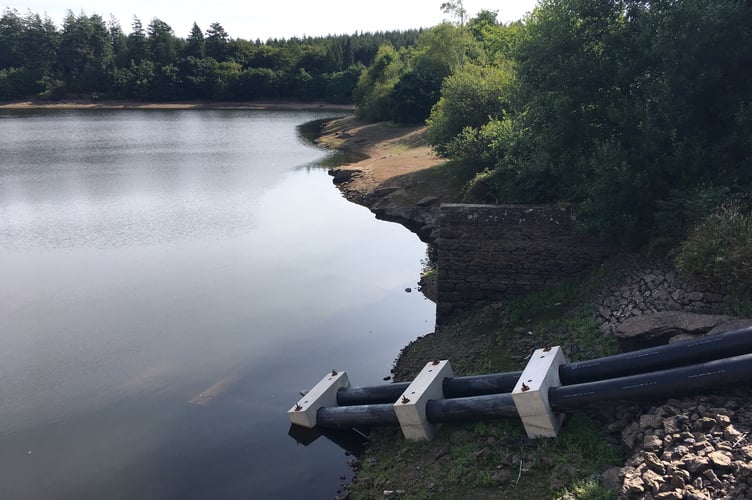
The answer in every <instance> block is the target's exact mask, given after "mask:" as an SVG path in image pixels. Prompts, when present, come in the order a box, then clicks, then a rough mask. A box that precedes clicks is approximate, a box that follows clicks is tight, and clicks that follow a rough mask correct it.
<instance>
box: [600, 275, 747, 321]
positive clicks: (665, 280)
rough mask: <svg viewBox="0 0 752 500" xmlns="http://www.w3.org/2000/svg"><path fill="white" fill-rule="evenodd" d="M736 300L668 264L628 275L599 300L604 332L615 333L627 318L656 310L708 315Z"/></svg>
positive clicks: (608, 288)
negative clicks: (684, 275) (711, 311)
mask: <svg viewBox="0 0 752 500" xmlns="http://www.w3.org/2000/svg"><path fill="white" fill-rule="evenodd" d="M733 301H734V297H732V296H726V295H724V294H723V293H720V292H718V291H713V290H707V289H706V288H705V287H704V286H703V285H702V284H701V283H697V282H694V281H692V280H690V279H688V278H686V277H683V276H682V275H680V274H679V273H678V272H677V271H676V270H674V269H672V268H671V267H670V266H669V265H668V264H652V265H650V266H649V267H645V268H641V269H639V270H635V271H631V272H629V273H627V274H626V275H625V277H624V279H623V280H622V281H621V283H620V284H618V285H615V286H611V287H607V288H606V289H604V290H603V292H602V293H601V294H600V297H599V300H598V316H599V317H598V319H599V322H600V324H601V329H602V330H604V331H605V332H608V333H613V332H614V330H615V329H616V327H617V325H618V324H619V323H621V322H623V321H624V320H625V319H627V318H630V317H633V316H639V315H642V314H646V313H651V312H657V311H666V310H671V311H689V312H707V311H710V310H714V309H716V308H717V307H718V305H720V304H721V303H723V302H733Z"/></svg>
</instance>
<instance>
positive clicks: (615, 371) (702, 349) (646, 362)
mask: <svg viewBox="0 0 752 500" xmlns="http://www.w3.org/2000/svg"><path fill="white" fill-rule="evenodd" d="M748 352H752V327H750V328H745V329H742V330H736V331H733V332H728V333H723V334H720V335H712V336H703V337H700V338H697V339H692V340H685V341H681V342H675V343H673V344H668V345H662V346H658V347H651V348H648V349H640V350H639V351H632V352H625V353H622V354H616V355H614V356H607V357H605V358H599V359H592V360H590V361H578V362H576V363H569V364H565V365H561V366H560V367H559V379H560V380H561V384H562V385H573V384H581V383H584V382H593V381H596V380H606V379H611V378H617V377H624V376H627V375H635V374H638V373H648V372H653V371H656V370H665V369H667V368H674V367H679V366H688V365H693V364H697V363H702V362H705V361H711V360H714V359H723V358H727V357H729V356H736V355H738V354H746V353H748Z"/></svg>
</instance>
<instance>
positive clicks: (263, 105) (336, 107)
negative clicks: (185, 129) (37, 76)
mask: <svg viewBox="0 0 752 500" xmlns="http://www.w3.org/2000/svg"><path fill="white" fill-rule="evenodd" d="M0 109H13V110H17V109H18V110H24V109H156V110H172V109H176V110H182V109H220V110H224V109H240V110H282V111H308V110H323V111H326V110H332V111H353V110H354V109H355V106H354V105H352V104H331V103H325V102H294V101H238V102H234V101H179V102H147V101H126V100H103V101H91V100H87V99H65V100H62V101H35V100H27V101H13V102H0Z"/></svg>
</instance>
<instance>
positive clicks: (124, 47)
mask: <svg viewBox="0 0 752 500" xmlns="http://www.w3.org/2000/svg"><path fill="white" fill-rule="evenodd" d="M107 28H108V30H109V32H110V44H111V45H112V57H113V59H114V62H115V66H117V67H119V68H122V67H124V66H127V65H129V64H130V57H129V53H128V37H126V36H125V33H123V28H122V27H121V26H120V21H118V20H117V19H116V18H115V16H110V22H109V23H108V24H107Z"/></svg>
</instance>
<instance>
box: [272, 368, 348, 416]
mask: <svg viewBox="0 0 752 500" xmlns="http://www.w3.org/2000/svg"><path fill="white" fill-rule="evenodd" d="M342 387H350V380H349V379H348V378H347V373H345V372H336V371H331V372H330V373H328V374H327V375H326V376H325V377H324V378H323V379H321V381H320V382H319V383H318V384H316V385H315V386H314V387H313V388H312V389H311V390H310V391H308V393H307V394H306V395H305V396H303V397H302V398H300V400H299V401H298V402H297V404H295V405H294V406H293V407H292V408H290V409H289V410H288V411H287V416H288V417H289V418H290V422H292V423H293V424H295V425H300V426H301V427H306V428H308V429H313V428H314V427H316V413H317V412H318V411H319V408H322V407H325V406H337V391H339V390H340V389H341V388H342Z"/></svg>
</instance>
